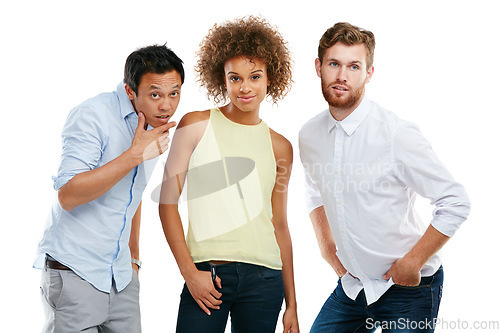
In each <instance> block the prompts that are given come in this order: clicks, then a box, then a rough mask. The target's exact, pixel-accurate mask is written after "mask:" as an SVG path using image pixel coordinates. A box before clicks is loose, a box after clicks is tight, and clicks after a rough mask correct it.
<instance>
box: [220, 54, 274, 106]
mask: <svg viewBox="0 0 500 333" xmlns="http://www.w3.org/2000/svg"><path fill="white" fill-rule="evenodd" d="M224 77H225V78H224V80H225V86H226V90H227V95H228V97H229V99H230V100H231V103H232V104H233V106H235V107H236V108H238V109H239V110H241V111H247V112H248V111H258V110H259V106H260V103H261V102H262V101H263V100H264V98H265V97H266V94H267V87H268V86H269V84H270V82H269V80H268V78H267V67H266V64H265V63H264V62H263V61H262V60H260V59H257V58H253V59H251V58H248V57H235V58H231V59H229V60H227V61H226V63H225V64H224Z"/></svg>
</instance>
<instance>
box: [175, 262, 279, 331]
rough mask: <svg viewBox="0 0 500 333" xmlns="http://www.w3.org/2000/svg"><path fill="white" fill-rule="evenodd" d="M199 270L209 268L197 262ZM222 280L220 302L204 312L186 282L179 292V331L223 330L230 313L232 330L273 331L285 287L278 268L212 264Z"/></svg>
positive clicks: (208, 265) (234, 263)
mask: <svg viewBox="0 0 500 333" xmlns="http://www.w3.org/2000/svg"><path fill="white" fill-rule="evenodd" d="M196 267H197V268H198V269H199V270H200V271H210V264H209V263H207V262H203V263H198V264H196ZM215 273H216V275H217V276H218V277H219V278H220V279H221V283H222V289H218V290H219V291H220V292H221V293H222V297H221V300H222V304H221V305H220V309H219V310H213V309H210V312H211V313H212V314H211V315H210V316H209V315H207V314H206V313H205V312H203V310H202V309H201V308H200V307H199V306H198V304H197V303H196V302H195V300H194V299H193V297H192V296H191V294H190V293H189V290H188V288H187V287H186V284H184V288H183V290H182V293H181V301H180V305H179V314H178V317H177V332H178V333H194V332H196V333H197V332H203V333H223V332H224V330H225V327H226V323H227V319H228V316H229V314H231V332H233V333H245V332H252V333H257V332H261V333H271V332H272V333H274V331H275V329H276V323H277V321H278V316H279V313H280V311H281V305H282V303H283V296H284V287H283V276H282V274H281V270H276V269H270V268H267V267H264V266H258V265H252V264H245V263H240V262H232V263H227V264H220V265H216V266H215Z"/></svg>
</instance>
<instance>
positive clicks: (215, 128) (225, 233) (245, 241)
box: [186, 108, 282, 269]
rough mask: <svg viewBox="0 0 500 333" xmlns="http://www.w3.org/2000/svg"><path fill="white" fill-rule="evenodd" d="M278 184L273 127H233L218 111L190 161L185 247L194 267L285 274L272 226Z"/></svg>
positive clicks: (213, 113) (215, 110)
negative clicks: (249, 267)
mask: <svg viewBox="0 0 500 333" xmlns="http://www.w3.org/2000/svg"><path fill="white" fill-rule="evenodd" d="M275 179H276V161H275V158H274V153H273V148H272V142H271V135H270V132H269V127H268V126H267V125H266V124H265V123H264V122H263V121H261V122H260V123H259V124H258V125H242V124H238V123H235V122H232V121H231V120H229V119H228V118H226V116H224V114H223V113H222V112H221V111H220V110H219V109H218V108H214V109H212V110H210V119H209V122H208V124H207V128H206V130H205V133H204V134H203V137H202V138H201V140H200V142H199V143H198V145H197V146H196V148H195V150H194V151H193V154H192V156H191V159H190V161H189V169H188V173H187V200H188V216H189V227H188V233H187V238H186V242H187V245H188V249H189V252H190V254H191V257H192V258H193V261H194V262H195V263H197V262H202V261H209V260H227V261H238V262H245V263H250V264H256V265H262V266H266V267H269V268H273V269H281V267H282V263H281V256H280V250H279V247H278V243H277V242H276V237H275V234H274V226H273V224H272V222H271V218H272V206H271V195H272V191H273V188H274V182H275Z"/></svg>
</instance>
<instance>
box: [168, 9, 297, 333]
mask: <svg viewBox="0 0 500 333" xmlns="http://www.w3.org/2000/svg"><path fill="white" fill-rule="evenodd" d="M198 58H199V59H198V62H197V64H196V68H195V69H196V72H197V74H198V79H199V82H200V83H201V85H202V86H203V87H205V88H206V90H207V96H208V97H210V98H212V99H213V100H214V102H215V103H216V104H219V103H225V102H227V104H225V105H224V106H221V107H215V108H213V109H211V110H206V111H197V112H190V113H187V114H186V115H185V116H184V117H183V118H182V119H181V121H180V122H179V125H178V127H177V130H176V131H175V135H174V139H173V142H172V146H171V151H170V154H169V157H168V159H167V164H166V166H165V173H164V182H163V184H162V189H161V197H160V200H161V201H160V218H161V221H162V226H163V230H164V233H165V237H166V239H167V241H168V244H169V246H170V248H171V250H172V253H173V255H174V257H175V259H176V261H177V264H178V266H179V269H180V272H181V274H182V276H183V278H184V280H185V282H186V283H185V285H184V289H183V291H182V294H181V301H180V305H179V314H178V318H177V332H224V330H225V327H226V324H227V319H228V316H229V314H230V315H231V330H232V332H275V329H276V323H277V320H278V316H279V313H280V310H281V306H282V303H283V297H284V298H285V301H286V310H285V313H284V315H283V325H284V330H283V332H294V333H297V332H299V328H298V320H297V306H296V299H295V287H294V278H293V263H292V262H293V260H292V244H291V238H290V233H289V230H288V222H287V215H286V206H287V187H288V181H289V178H290V172H291V167H292V159H293V157H292V146H291V144H290V142H289V141H288V140H287V139H285V138H284V137H283V136H281V135H280V134H278V133H276V132H274V131H273V130H271V129H270V128H269V127H268V126H267V125H266V124H265V123H264V122H263V121H262V120H261V119H260V117H259V107H260V103H261V102H262V101H263V100H264V98H266V96H270V97H271V99H272V100H273V102H274V103H276V102H277V101H278V100H280V99H282V98H283V97H284V96H285V95H286V94H287V92H288V91H289V88H290V86H291V83H292V79H291V60H290V53H289V51H288V49H287V47H286V42H285V41H284V40H283V38H282V36H281V35H280V33H279V32H278V31H277V30H276V28H274V27H272V26H271V25H270V24H269V23H268V22H266V21H265V20H264V19H261V18H257V17H253V16H250V17H246V18H241V19H237V20H235V21H231V22H224V23H223V24H221V25H217V24H216V25H214V26H213V28H212V29H211V30H210V31H209V33H208V35H207V36H206V37H205V38H204V39H203V41H202V43H201V48H200V50H199V52H198ZM185 181H186V182H187V202H188V216H189V227H188V232H187V236H186V239H184V230H183V226H182V222H181V218H180V214H179V210H178V200H179V198H180V194H181V192H182V188H183V186H184V182H185Z"/></svg>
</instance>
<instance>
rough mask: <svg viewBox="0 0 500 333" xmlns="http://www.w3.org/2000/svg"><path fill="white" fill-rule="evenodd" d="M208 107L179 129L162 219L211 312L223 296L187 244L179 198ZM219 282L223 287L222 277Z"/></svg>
mask: <svg viewBox="0 0 500 333" xmlns="http://www.w3.org/2000/svg"><path fill="white" fill-rule="evenodd" d="M207 119H208V111H204V112H191V113H188V114H186V115H185V116H184V117H183V118H182V119H181V121H180V122H179V126H178V127H177V129H176V131H175V135H174V138H173V140H172V146H171V148H170V152H169V155H168V158H167V163H166V165H165V171H164V174H163V183H162V187H161V193H160V206H159V213H160V220H161V224H162V228H163V232H164V234H165V238H166V239H167V242H168V245H169V246H170V250H171V251H172V254H173V255H174V258H175V260H176V262H177V265H178V266H179V270H180V272H181V274H182V276H183V278H184V281H186V285H187V287H188V289H189V292H190V293H191V296H193V298H194V300H195V301H196V303H197V304H198V305H199V306H200V308H201V309H202V310H203V311H205V312H206V313H207V314H208V315H210V310H209V308H211V309H218V308H219V305H220V303H221V301H220V300H219V299H218V298H220V297H221V296H222V294H221V293H220V292H218V291H217V289H215V287H214V284H213V282H212V278H211V274H210V272H202V271H199V270H198V269H197V268H196V266H195V265H194V263H193V260H192V258H191V255H190V254H189V250H188V248H187V244H186V240H185V234H184V229H183V227H182V221H181V218H180V215H179V210H178V202H179V197H180V194H181V192H182V188H183V187H184V182H185V179H186V172H187V169H188V164H189V160H190V158H191V154H192V152H193V150H194V148H196V145H197V144H198V141H199V139H200V138H201V137H202V136H203V133H204V131H205V129H206V126H207V121H206V120H207ZM216 283H217V284H218V286H219V287H220V286H221V284H220V279H219V278H217V280H216Z"/></svg>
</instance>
